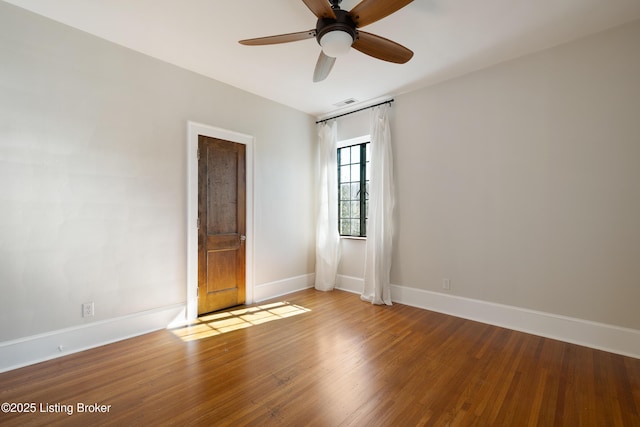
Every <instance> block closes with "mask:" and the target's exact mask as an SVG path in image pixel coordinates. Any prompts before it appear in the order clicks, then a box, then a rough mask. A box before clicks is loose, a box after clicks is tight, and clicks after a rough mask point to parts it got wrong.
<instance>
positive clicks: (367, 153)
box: [365, 144, 371, 160]
mask: <svg viewBox="0 0 640 427" xmlns="http://www.w3.org/2000/svg"><path fill="white" fill-rule="evenodd" d="M365 149H366V150H365V151H366V156H367V160H369V159H371V144H367V145H366V146H365Z"/></svg>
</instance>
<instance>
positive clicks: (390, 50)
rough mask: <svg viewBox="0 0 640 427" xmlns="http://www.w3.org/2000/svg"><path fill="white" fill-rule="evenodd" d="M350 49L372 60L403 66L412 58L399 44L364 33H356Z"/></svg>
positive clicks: (410, 52)
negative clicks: (372, 58)
mask: <svg viewBox="0 0 640 427" xmlns="http://www.w3.org/2000/svg"><path fill="white" fill-rule="evenodd" d="M351 47H353V48H354V49H357V50H359V51H360V52H362V53H365V54H367V55H369V56H373V57H374V58H378V59H382V60H383V61H388V62H395V63H396V64H404V63H405V62H407V61H409V60H410V59H411V58H412V57H413V52H412V51H411V50H409V49H407V48H406V47H404V46H402V45H401V44H398V43H396V42H394V41H391V40H389V39H385V38H384V37H380V36H376V35H375V34H371V33H365V32H364V31H358V35H357V38H356V41H355V42H353V45H351Z"/></svg>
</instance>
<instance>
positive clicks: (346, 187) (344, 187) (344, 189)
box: [340, 184, 351, 200]
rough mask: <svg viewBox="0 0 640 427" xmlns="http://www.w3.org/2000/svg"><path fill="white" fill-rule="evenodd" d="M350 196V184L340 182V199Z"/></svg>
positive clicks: (346, 198)
mask: <svg viewBox="0 0 640 427" xmlns="http://www.w3.org/2000/svg"><path fill="white" fill-rule="evenodd" d="M350 196H351V184H340V200H349V199H350V198H351V197H350Z"/></svg>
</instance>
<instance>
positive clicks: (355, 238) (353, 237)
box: [340, 236, 367, 240]
mask: <svg viewBox="0 0 640 427" xmlns="http://www.w3.org/2000/svg"><path fill="white" fill-rule="evenodd" d="M340 239H347V240H367V238H366V237H357V236H340Z"/></svg>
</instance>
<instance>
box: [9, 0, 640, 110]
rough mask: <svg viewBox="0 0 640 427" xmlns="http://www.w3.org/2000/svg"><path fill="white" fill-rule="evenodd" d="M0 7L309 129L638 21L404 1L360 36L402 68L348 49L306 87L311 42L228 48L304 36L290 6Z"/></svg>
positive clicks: (598, 12) (261, 2) (604, 10)
mask: <svg viewBox="0 0 640 427" xmlns="http://www.w3.org/2000/svg"><path fill="white" fill-rule="evenodd" d="M6 1H7V2H8V3H12V4H15V5H17V6H20V7H23V8H25V9H29V10H31V11H33V12H36V13H38V14H41V15H44V16H47V17H49V18H52V19H54V20H56V21H60V22H63V23H65V24H68V25H70V26H73V27H76V28H79V29H81V30H84V31H86V32H88V33H91V34H94V35H97V36H99V37H102V38H104V39H107V40H110V41H112V42H115V43H118V44H120V45H123V46H127V47H129V48H131V49H134V50H136V51H139V52H143V53H145V54H147V55H150V56H153V57H155V58H159V59H161V60H163V61H166V62H169V63H172V64H175V65H178V66H180V67H183V68H186V69H189V70H192V71H195V72H197V73H200V74H203V75H206V76H209V77H211V78H213V79H215V80H218V81H221V82H224V83H228V84H230V85H232V86H235V87H238V88H241V89H244V90H246V91H248V92H252V93H254V94H257V95H260V96H263V97H265V98H269V99H271V100H274V101H277V102H280V103H282V104H285V105H289V106H291V107H293V108H296V109H298V110H301V111H304V112H307V113H309V114H312V115H315V116H320V117H321V116H323V115H326V113H330V112H336V111H338V110H339V108H338V107H336V106H335V105H334V104H336V103H339V102H340V101H343V100H345V99H348V98H354V99H356V100H357V101H358V102H359V105H366V104H367V103H370V102H371V101H372V100H378V99H381V98H382V97H386V96H394V95H398V94H401V93H404V92H407V91H410V90H414V89H417V88H420V87H424V86H427V85H429V84H433V83H437V82H441V81H444V80H446V79H449V78H452V77H454V76H458V75H461V74H464V73H468V72H470V71H473V70H477V69H480V68H484V67H487V66H490V65H492V64H495V63H498V62H501V61H505V60H507V59H511V58H515V57H518V56H521V55H524V54H527V53H531V52H534V51H537V50H541V49H544V48H548V47H551V46H555V45H558V44H560V43H563V42H566V41H570V40H573V39H576V38H579V37H582V36H584V35H587V34H591V33H595V32H598V31H601V30H604V29H606V28H610V27H614V26H617V25H620V24H622V23H625V22H628V21H631V20H635V19H638V18H640V0H415V1H414V2H413V3H411V4H410V5H408V6H406V7H405V8H403V9H401V10H399V11H398V12H396V13H395V14H393V15H391V16H388V17H386V18H384V19H383V20H381V21H378V22H376V23H374V24H372V25H369V26H367V27H365V28H364V30H365V31H367V32H371V33H375V34H378V35H380V36H383V37H386V38H389V39H392V40H394V41H396V42H398V43H400V44H402V45H404V46H406V47H408V48H409V49H411V50H413V51H414V52H415V55H414V57H413V59H411V61H409V62H408V63H406V64H404V65H398V64H391V63H387V62H383V61H379V60H376V59H373V58H370V57H368V56H366V55H364V54H362V53H360V52H358V51H356V50H353V49H352V50H351V52H350V53H349V54H348V55H347V56H346V57H343V58H339V59H338V60H337V61H336V65H335V66H334V68H333V71H332V72H331V74H330V75H329V77H328V78H327V79H326V80H325V81H323V82H320V83H313V82H312V80H311V79H312V75H313V69H314V67H315V63H316V60H317V57H318V54H319V52H320V47H319V46H318V45H317V42H316V41H315V40H314V39H309V40H304V41H298V42H293V43H287V44H280V45H271V46H242V45H240V44H238V40H240V39H245V38H254V37H262V36H269V35H274V34H283V33H290V32H297V31H305V30H308V29H312V28H314V27H315V23H316V18H315V17H314V15H313V14H312V13H311V11H310V10H309V9H308V8H307V7H306V6H305V4H304V3H303V2H302V1H301V0H226V1H222V0H187V1H185V0H6ZM381 1H385V0H381ZM357 3H358V0H344V1H343V2H342V8H343V9H345V10H350V9H352V8H353V6H355V5H356V4H357ZM351 107H352V108H354V107H353V105H352V106H351Z"/></svg>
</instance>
